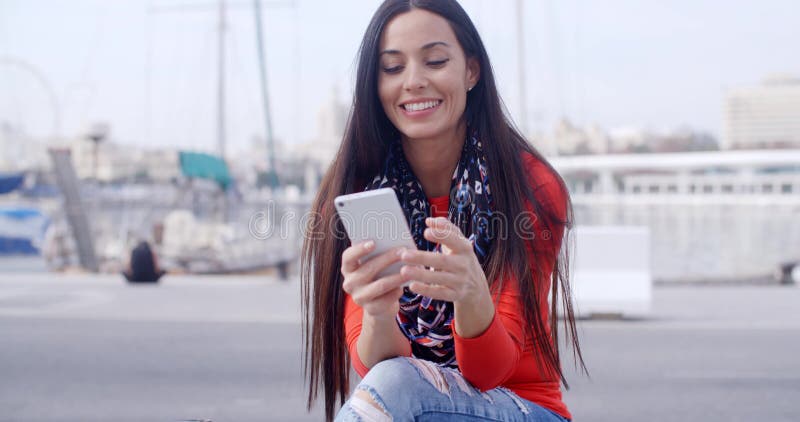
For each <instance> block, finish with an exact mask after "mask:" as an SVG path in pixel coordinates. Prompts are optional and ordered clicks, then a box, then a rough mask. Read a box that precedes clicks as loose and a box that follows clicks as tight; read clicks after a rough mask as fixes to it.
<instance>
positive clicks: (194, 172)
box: [180, 151, 231, 189]
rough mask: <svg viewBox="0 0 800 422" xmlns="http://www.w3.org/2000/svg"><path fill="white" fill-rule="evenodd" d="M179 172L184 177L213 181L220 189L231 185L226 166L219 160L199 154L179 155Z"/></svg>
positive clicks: (182, 153)
mask: <svg viewBox="0 0 800 422" xmlns="http://www.w3.org/2000/svg"><path fill="white" fill-rule="evenodd" d="M180 162H181V172H182V173H183V175H184V176H186V177H195V178H198V179H208V180H213V181H215V182H217V183H218V184H219V186H220V187H221V188H222V189H227V188H228V186H229V185H230V184H231V175H230V173H229V172H228V165H227V164H225V161H223V160H222V159H221V158H219V157H217V156H214V155H210V154H203V153H199V152H186V151H181V153H180Z"/></svg>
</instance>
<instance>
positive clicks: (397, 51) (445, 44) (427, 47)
mask: <svg viewBox="0 0 800 422" xmlns="http://www.w3.org/2000/svg"><path fill="white" fill-rule="evenodd" d="M437 45H441V46H444V47H450V44H448V43H446V42H444V41H433V42H429V43H427V44H425V45H423V46H422V48H420V50H423V51H424V50H430V49H431V48H433V47H436V46H437ZM384 54H390V55H398V54H403V53H402V52H400V50H383V51H381V54H380V55H381V56H382V55H384Z"/></svg>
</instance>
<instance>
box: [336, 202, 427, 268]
mask: <svg viewBox="0 0 800 422" xmlns="http://www.w3.org/2000/svg"><path fill="white" fill-rule="evenodd" d="M334 205H335V206H336V212H337V213H338V214H339V219H341V220H342V224H343V225H344V229H345V230H346V231H347V236H348V237H349V238H350V241H351V242H352V243H353V244H356V243H360V242H364V241H367V240H372V241H374V242H375V249H374V250H373V251H372V252H370V253H369V254H367V255H366V256H365V257H364V258H361V262H362V263H363V262H367V261H369V260H370V259H372V258H373V257H374V256H376V255H380V254H382V253H384V252H386V251H388V250H390V249H393V248H397V247H400V246H404V247H406V248H408V249H411V250H416V249H417V246H416V244H414V238H413V237H412V236H411V231H410V230H409V228H408V222H407V221H406V216H405V214H404V213H403V209H402V208H401V207H400V202H398V201H397V195H396V194H395V193H394V189H392V188H382V189H375V190H370V191H364V192H358V193H352V194H349V195H341V196H337V197H336V199H335V200H334ZM402 266H403V263H402V262H395V263H394V264H392V265H390V266H388V267H386V268H384V269H383V271H381V272H380V273H378V277H379V278H380V277H385V276H387V275H391V274H396V273H399V272H400V268H401V267H402Z"/></svg>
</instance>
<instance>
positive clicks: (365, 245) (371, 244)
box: [364, 240, 375, 249]
mask: <svg viewBox="0 0 800 422" xmlns="http://www.w3.org/2000/svg"><path fill="white" fill-rule="evenodd" d="M373 246H375V241H373V240H368V241H367V243H365V244H364V249H372V247H373Z"/></svg>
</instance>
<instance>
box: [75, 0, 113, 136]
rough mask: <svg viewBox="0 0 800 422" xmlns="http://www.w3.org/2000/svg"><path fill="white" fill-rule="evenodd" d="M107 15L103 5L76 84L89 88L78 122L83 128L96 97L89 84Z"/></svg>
mask: <svg viewBox="0 0 800 422" xmlns="http://www.w3.org/2000/svg"><path fill="white" fill-rule="evenodd" d="M107 15H108V5H107V4H105V3H104V6H103V7H102V9H101V10H100V13H99V14H98V15H97V18H96V19H95V26H94V37H93V38H94V39H93V40H91V41H92V43H91V46H90V47H89V49H88V50H87V51H86V57H85V58H84V61H83V69H81V76H80V81H79V82H78V85H79V86H81V85H82V86H84V87H87V88H89V95H88V97H87V99H86V102H85V103H84V104H83V110H82V113H81V116H80V117H79V119H80V120H82V121H83V126H86V125H87V124H88V120H89V117H88V114H89V110H90V109H91V108H92V103H93V102H94V99H95V97H96V96H97V85H96V84H94V83H91V82H90V79H91V76H92V74H93V73H94V72H93V70H94V69H95V66H96V58H97V51H98V50H100V47H101V45H102V44H101V43H103V42H104V41H105V38H106V37H105V26H106V25H105V22H106V20H107V19H106V16H107Z"/></svg>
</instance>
